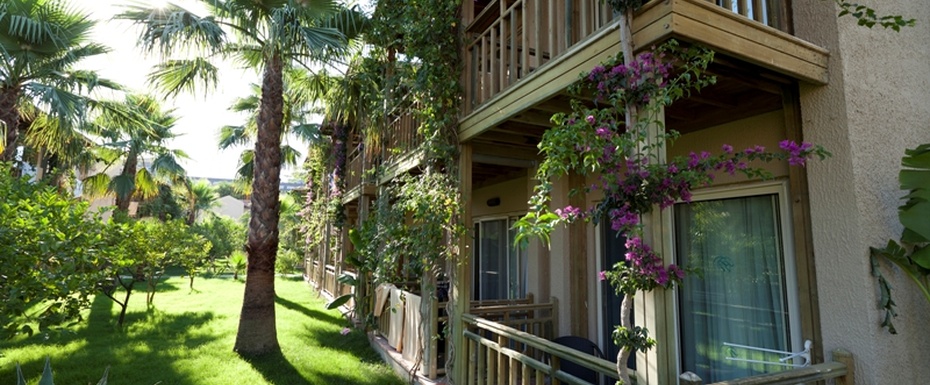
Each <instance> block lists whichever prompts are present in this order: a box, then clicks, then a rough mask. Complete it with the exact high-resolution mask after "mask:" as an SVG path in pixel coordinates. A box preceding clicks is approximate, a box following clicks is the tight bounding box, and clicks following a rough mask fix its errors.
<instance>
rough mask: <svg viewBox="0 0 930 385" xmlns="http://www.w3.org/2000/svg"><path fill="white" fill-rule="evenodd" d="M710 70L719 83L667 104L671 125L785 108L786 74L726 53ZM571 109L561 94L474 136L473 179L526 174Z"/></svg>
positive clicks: (708, 123) (690, 126)
mask: <svg viewBox="0 0 930 385" xmlns="http://www.w3.org/2000/svg"><path fill="white" fill-rule="evenodd" d="M708 72H709V73H710V74H713V75H714V76H716V77H717V83H716V84H714V85H711V86H709V87H706V88H704V89H703V90H701V91H700V92H694V93H692V94H691V95H690V96H689V97H687V98H685V99H682V100H679V101H677V102H676V103H675V104H674V105H672V106H671V107H669V108H667V109H666V111H665V116H666V127H668V128H669V129H675V130H677V131H679V132H681V133H688V132H693V131H697V130H701V129H704V128H708V127H712V126H716V125H720V124H724V123H728V122H732V121H735V120H739V119H743V118H747V117H750V116H754V115H758V114H762V113H766V112H770V111H775V110H778V109H781V108H782V93H783V92H784V90H785V89H787V88H788V87H791V84H792V80H791V79H790V78H788V77H786V76H784V75H781V74H778V73H776V72H774V71H771V70H768V69H765V68H762V67H760V66H756V65H753V64H749V63H746V62H743V61H739V60H735V59H733V58H730V57H727V56H723V55H718V56H717V57H716V58H715V61H714V63H713V64H711V66H710V68H708ZM568 111H569V96H568V95H566V94H564V93H561V94H557V95H555V96H554V97H551V98H549V99H548V100H545V101H543V102H541V103H539V104H536V105H534V106H533V107H531V108H530V109H528V110H526V111H524V112H522V113H520V114H517V115H514V116H513V117H511V118H510V119H507V120H505V121H503V122H501V123H500V124H498V125H497V126H495V127H493V128H491V129H489V130H486V131H484V132H483V133H481V134H480V135H478V136H476V137H474V138H472V140H471V141H470V143H471V144H472V148H473V154H474V155H473V158H474V162H473V165H472V169H473V170H472V171H473V175H472V180H473V185H474V186H475V187H481V186H485V185H489V184H494V183H498V182H501V181H504V180H507V179H512V178H517V177H521V176H524V175H526V169H527V168H530V167H533V166H535V165H536V164H538V163H539V162H540V161H541V160H542V157H541V156H540V155H539V150H538V149H537V145H538V144H539V141H540V139H541V138H542V135H543V133H544V132H545V130H547V129H549V128H550V127H552V124H551V123H550V122H549V118H551V117H552V115H553V114H555V113H558V112H568Z"/></svg>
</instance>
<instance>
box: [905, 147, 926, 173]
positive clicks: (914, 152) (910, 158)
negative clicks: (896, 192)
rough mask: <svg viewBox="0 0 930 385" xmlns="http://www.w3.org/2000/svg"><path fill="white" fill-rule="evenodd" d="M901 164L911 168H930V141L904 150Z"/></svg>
mask: <svg viewBox="0 0 930 385" xmlns="http://www.w3.org/2000/svg"><path fill="white" fill-rule="evenodd" d="M904 154H905V155H904V158H902V159H901V165H902V166H904V167H909V168H917V169H923V170H930V143H928V144H922V145H920V146H917V148H913V149H908V150H905V151H904Z"/></svg>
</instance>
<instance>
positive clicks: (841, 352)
mask: <svg viewBox="0 0 930 385" xmlns="http://www.w3.org/2000/svg"><path fill="white" fill-rule="evenodd" d="M833 361H836V362H840V363H842V364H843V365H846V375H845V376H843V377H839V378H837V379H836V385H856V361H855V360H854V359H853V355H852V353H850V352H849V351H847V350H846V349H836V350H834V351H833Z"/></svg>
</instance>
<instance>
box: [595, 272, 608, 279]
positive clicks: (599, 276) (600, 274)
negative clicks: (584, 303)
mask: <svg viewBox="0 0 930 385" xmlns="http://www.w3.org/2000/svg"><path fill="white" fill-rule="evenodd" d="M597 280H598V281H606V280H607V272H606V271H603V270H601V271H598V272H597Z"/></svg>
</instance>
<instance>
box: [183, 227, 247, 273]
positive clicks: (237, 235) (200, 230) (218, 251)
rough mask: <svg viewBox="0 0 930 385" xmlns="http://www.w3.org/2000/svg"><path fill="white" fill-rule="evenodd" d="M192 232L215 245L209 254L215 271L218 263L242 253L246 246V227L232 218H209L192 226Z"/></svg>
mask: <svg viewBox="0 0 930 385" xmlns="http://www.w3.org/2000/svg"><path fill="white" fill-rule="evenodd" d="M191 230H192V231H193V232H195V233H197V234H199V235H200V236H202V237H203V238H205V239H206V240H208V241H210V243H211V244H212V245H213V247H212V248H211V249H210V252H209V259H210V262H211V266H214V269H215V266H216V262H217V261H220V260H223V259H224V258H228V257H229V256H230V255H232V254H233V253H234V252H236V251H241V250H242V248H243V246H244V245H245V236H246V232H245V226H244V225H243V224H242V223H239V222H238V221H236V220H234V219H232V218H226V217H221V216H208V217H207V218H206V219H204V220H203V221H201V222H198V223H196V224H194V225H193V226H191ZM215 272H216V271H215V270H214V273H215Z"/></svg>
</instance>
